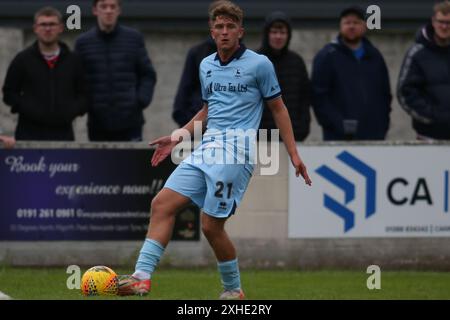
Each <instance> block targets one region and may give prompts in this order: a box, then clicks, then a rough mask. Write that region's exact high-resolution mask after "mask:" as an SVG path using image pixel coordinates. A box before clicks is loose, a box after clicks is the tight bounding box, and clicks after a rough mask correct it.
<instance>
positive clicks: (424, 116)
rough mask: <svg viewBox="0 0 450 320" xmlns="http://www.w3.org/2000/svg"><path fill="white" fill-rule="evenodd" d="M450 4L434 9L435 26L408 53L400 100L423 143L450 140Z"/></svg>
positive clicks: (426, 29)
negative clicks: (425, 141)
mask: <svg viewBox="0 0 450 320" xmlns="http://www.w3.org/2000/svg"><path fill="white" fill-rule="evenodd" d="M449 71H450V3H449V2H448V1H445V2H441V3H438V4H436V5H435V6H434V14H433V17H432V19H431V22H430V23H428V24H427V25H425V26H424V27H423V28H421V29H420V30H419V31H418V33H417V35H416V43H415V44H414V45H413V46H412V47H411V48H410V49H409V50H408V52H407V53H406V56H405V59H404V62H403V65H402V68H401V71H400V77H399V80H398V87H397V97H398V101H399V102H400V104H401V106H402V107H403V108H404V109H405V110H406V111H407V112H408V113H409V114H410V115H411V116H412V123H413V128H414V130H415V131H416V133H417V138H418V139H419V140H430V139H450V73H449Z"/></svg>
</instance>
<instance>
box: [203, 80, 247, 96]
mask: <svg viewBox="0 0 450 320" xmlns="http://www.w3.org/2000/svg"><path fill="white" fill-rule="evenodd" d="M247 91H248V85H247V84H243V83H232V82H228V83H225V84H224V83H220V82H210V83H209V84H208V85H207V86H206V93H207V94H212V93H213V92H238V93H244V92H247Z"/></svg>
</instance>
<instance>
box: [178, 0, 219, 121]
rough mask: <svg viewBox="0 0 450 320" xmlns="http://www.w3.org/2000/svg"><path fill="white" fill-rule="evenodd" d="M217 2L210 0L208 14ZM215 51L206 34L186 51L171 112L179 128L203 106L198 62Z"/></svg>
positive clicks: (210, 39)
mask: <svg viewBox="0 0 450 320" xmlns="http://www.w3.org/2000/svg"><path fill="white" fill-rule="evenodd" d="M218 4H220V0H216V1H213V2H211V4H210V5H209V8H208V14H209V13H210V12H212V10H214V8H215V7H216V6H217V5H218ZM209 22H211V21H209ZM216 51H217V47H216V43H215V42H214V40H213V39H212V38H211V36H208V38H207V39H205V40H204V41H202V42H201V43H199V44H196V45H195V46H193V47H192V48H190V49H189V51H188V54H187V56H186V61H185V63H184V68H183V73H182V74H181V79H180V83H179V85H178V90H177V93H176V95H175V102H174V104H173V112H172V118H173V120H174V121H175V122H176V123H177V124H178V126H180V128H181V127H183V126H184V125H185V124H186V123H188V122H189V121H190V120H191V119H192V118H193V117H194V116H195V115H196V114H197V112H199V111H200V109H201V108H202V106H203V101H202V94H201V90H200V78H199V75H198V72H199V67H200V62H202V60H203V59H204V58H205V57H207V56H209V55H210V54H213V53H214V52H216Z"/></svg>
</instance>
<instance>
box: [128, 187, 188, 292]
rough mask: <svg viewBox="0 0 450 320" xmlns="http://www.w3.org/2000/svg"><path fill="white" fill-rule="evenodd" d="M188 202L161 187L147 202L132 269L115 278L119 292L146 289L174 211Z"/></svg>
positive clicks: (171, 228)
mask: <svg viewBox="0 0 450 320" xmlns="http://www.w3.org/2000/svg"><path fill="white" fill-rule="evenodd" d="M189 203H191V199H190V198H188V197H186V196H183V195H181V194H180V193H178V192H175V191H173V190H171V189H168V188H163V189H162V190H161V191H160V192H159V193H158V194H157V195H156V197H155V198H154V199H153V201H152V204H151V216H150V224H149V228H148V232H147V236H146V239H145V241H144V244H143V246H142V248H141V251H140V253H139V258H138V260H137V263H136V268H135V272H134V273H133V275H132V276H124V277H122V278H121V280H120V281H119V294H120V295H135V294H138V295H143V294H146V293H148V292H149V291H150V283H151V282H150V278H151V275H152V273H153V271H154V270H155V268H156V266H157V265H158V263H159V260H160V259H161V257H162V255H163V253H164V249H165V247H166V246H167V244H168V243H169V241H170V238H171V236H172V231H173V226H174V224H175V217H176V214H177V213H178V212H179V211H180V210H181V209H182V208H184V207H185V206H187V205H188V204H189Z"/></svg>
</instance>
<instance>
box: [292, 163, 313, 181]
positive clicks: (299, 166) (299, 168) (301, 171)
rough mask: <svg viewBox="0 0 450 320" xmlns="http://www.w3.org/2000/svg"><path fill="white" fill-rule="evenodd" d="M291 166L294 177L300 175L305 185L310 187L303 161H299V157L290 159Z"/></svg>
mask: <svg viewBox="0 0 450 320" xmlns="http://www.w3.org/2000/svg"><path fill="white" fill-rule="evenodd" d="M291 162H292V165H293V166H294V168H295V176H296V177H298V176H299V175H302V177H303V179H304V180H305V183H306V184H307V185H308V186H310V185H311V184H312V181H311V179H310V178H309V176H308V171H307V170H306V166H305V164H304V163H303V161H302V160H301V159H300V157H299V156H295V157H293V158H291Z"/></svg>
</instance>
